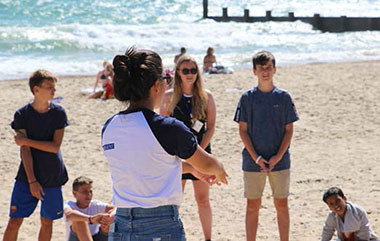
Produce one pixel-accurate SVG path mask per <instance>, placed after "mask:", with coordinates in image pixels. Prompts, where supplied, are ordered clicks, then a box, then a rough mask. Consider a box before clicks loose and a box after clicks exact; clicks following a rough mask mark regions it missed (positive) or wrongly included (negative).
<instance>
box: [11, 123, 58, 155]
mask: <svg viewBox="0 0 380 241" xmlns="http://www.w3.org/2000/svg"><path fill="white" fill-rule="evenodd" d="M64 132H65V129H64V128H62V129H57V130H55V131H54V136H53V140H52V141H36V140H32V139H29V138H27V135H26V134H25V133H20V132H17V135H16V136H15V142H16V144H17V145H19V146H28V147H33V148H35V149H38V150H41V151H46V152H52V153H58V151H59V148H60V147H61V144H62V140H63V135H64Z"/></svg>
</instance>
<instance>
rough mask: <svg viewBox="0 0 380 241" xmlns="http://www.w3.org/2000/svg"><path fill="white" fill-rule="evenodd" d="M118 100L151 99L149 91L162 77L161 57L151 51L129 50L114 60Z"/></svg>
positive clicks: (115, 88)
mask: <svg viewBox="0 0 380 241" xmlns="http://www.w3.org/2000/svg"><path fill="white" fill-rule="evenodd" d="M113 66H114V72H115V76H114V78H113V88H114V93H115V97H116V99H118V100H120V101H126V102H136V101H140V100H145V99H147V98H149V90H150V88H151V87H152V86H153V84H154V83H155V81H156V80H157V79H159V78H160V77H161V75H162V60H161V57H160V56H159V55H158V54H157V53H155V52H153V51H151V50H145V49H141V50H137V49H136V48H135V47H130V48H128V49H127V51H126V53H125V54H124V55H117V56H116V57H115V58H114V59H113Z"/></svg>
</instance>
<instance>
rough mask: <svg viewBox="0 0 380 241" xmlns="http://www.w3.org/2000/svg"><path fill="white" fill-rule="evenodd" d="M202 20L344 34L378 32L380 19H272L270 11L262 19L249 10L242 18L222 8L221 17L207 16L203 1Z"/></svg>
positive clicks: (286, 17)
mask: <svg viewBox="0 0 380 241" xmlns="http://www.w3.org/2000/svg"><path fill="white" fill-rule="evenodd" d="M203 18H209V19H214V20H215V21H218V22H230V21H233V22H247V23H254V22H267V21H274V22H294V21H297V20H299V21H302V22H305V23H308V24H311V25H312V26H313V27H314V28H315V29H318V30H321V31H323V32H346V31H367V30H371V31H376V30H377V31H380V17H379V18H370V17H347V16H341V17H321V16H320V15H319V14H314V16H313V17H296V16H295V15H294V13H293V12H289V13H288V16H283V17H274V16H272V12H271V11H267V12H266V15H265V16H263V17H252V16H249V9H244V14H243V16H228V8H223V12H222V16H208V0H203Z"/></svg>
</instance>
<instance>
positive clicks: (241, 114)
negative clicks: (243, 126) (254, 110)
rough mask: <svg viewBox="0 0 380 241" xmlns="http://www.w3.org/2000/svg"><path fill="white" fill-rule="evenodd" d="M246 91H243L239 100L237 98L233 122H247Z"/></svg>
mask: <svg viewBox="0 0 380 241" xmlns="http://www.w3.org/2000/svg"><path fill="white" fill-rule="evenodd" d="M247 98H248V96H247V93H244V94H243V95H242V96H241V98H240V100H239V103H238V106H237V108H236V112H235V117H234V121H235V122H240V121H242V122H248V115H247V109H246V106H247V103H246V102H247Z"/></svg>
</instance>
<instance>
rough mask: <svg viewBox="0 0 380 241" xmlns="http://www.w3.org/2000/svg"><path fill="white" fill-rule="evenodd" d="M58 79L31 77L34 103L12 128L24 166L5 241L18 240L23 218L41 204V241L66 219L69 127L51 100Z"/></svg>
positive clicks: (41, 72)
mask: <svg viewBox="0 0 380 241" xmlns="http://www.w3.org/2000/svg"><path fill="white" fill-rule="evenodd" d="M57 80H58V79H57V77H56V76H55V75H53V74H52V73H50V72H48V71H46V70H37V71H36V72H34V73H33V74H32V75H31V76H30V78H29V87H30V90H31V91H32V93H33V95H34V99H33V101H32V102H31V103H29V104H26V105H25V106H23V107H21V108H20V109H18V110H17V111H16V113H15V115H14V120H13V122H12V123H11V127H12V128H13V129H14V130H15V131H16V135H15V138H14V140H15V143H16V144H17V145H18V146H20V154H21V163H20V167H19V170H18V172H17V176H16V182H15V184H14V188H13V192H12V197H11V207H10V213H9V216H10V218H9V222H8V225H7V228H6V230H5V232H4V236H3V240H4V241H13V240H17V235H18V231H19V229H20V227H21V224H22V222H23V219H24V218H25V217H29V216H30V215H31V214H32V213H33V212H34V210H35V208H36V206H37V204H38V202H39V201H41V228H40V232H39V236H38V240H40V241H42V240H50V239H51V235H52V226H53V220H55V219H59V218H61V217H62V216H63V198H62V190H61V186H62V185H64V184H65V183H66V182H67V181H68V176H67V171H66V167H65V165H64V163H63V160H62V155H61V151H60V147H61V143H62V140H63V134H64V128H65V127H66V126H68V124H69V123H68V120H67V116H66V113H65V110H64V109H63V108H62V107H61V106H59V105H56V104H54V103H51V100H52V99H53V97H54V93H55V84H56V82H57Z"/></svg>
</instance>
